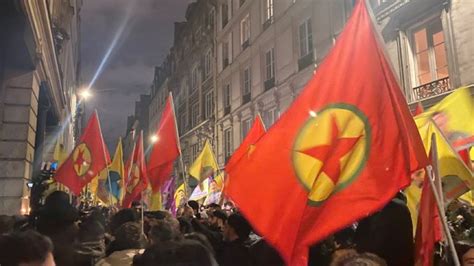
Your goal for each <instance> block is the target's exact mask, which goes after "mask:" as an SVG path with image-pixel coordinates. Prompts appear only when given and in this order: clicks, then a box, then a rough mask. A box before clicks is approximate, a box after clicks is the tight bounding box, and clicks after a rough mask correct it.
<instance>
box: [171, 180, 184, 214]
mask: <svg viewBox="0 0 474 266" xmlns="http://www.w3.org/2000/svg"><path fill="white" fill-rule="evenodd" d="M184 186H185V184H184V183H183V184H181V185H180V186H179V187H178V188H177V189H176V191H175V192H174V202H175V205H176V208H178V207H181V205H183V204H184V203H185V202H186V188H185V187H184Z"/></svg>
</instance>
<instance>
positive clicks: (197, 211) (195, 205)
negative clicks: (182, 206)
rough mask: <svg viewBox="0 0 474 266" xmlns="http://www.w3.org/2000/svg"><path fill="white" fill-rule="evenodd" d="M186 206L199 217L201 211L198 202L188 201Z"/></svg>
mask: <svg viewBox="0 0 474 266" xmlns="http://www.w3.org/2000/svg"><path fill="white" fill-rule="evenodd" d="M188 206H189V207H191V208H192V209H193V212H194V217H196V218H198V219H201V212H200V208H199V203H198V202H197V201H195V200H190V201H188Z"/></svg>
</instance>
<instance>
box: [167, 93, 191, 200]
mask: <svg viewBox="0 0 474 266" xmlns="http://www.w3.org/2000/svg"><path fill="white" fill-rule="evenodd" d="M169 100H170V104H171V111H172V112H173V117H174V127H175V129H176V130H175V131H176V139H177V140H178V141H177V144H178V150H179V165H180V168H181V172H182V174H183V183H184V194H185V195H188V181H187V178H186V168H185V167H184V161H183V154H182V152H181V140H180V138H179V131H178V123H177V119H176V113H175V112H174V101H173V93H172V92H171V91H170V93H169Z"/></svg>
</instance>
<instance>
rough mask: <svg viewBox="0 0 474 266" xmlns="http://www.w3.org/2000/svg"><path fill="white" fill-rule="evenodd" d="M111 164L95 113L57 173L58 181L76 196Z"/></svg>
mask: <svg viewBox="0 0 474 266" xmlns="http://www.w3.org/2000/svg"><path fill="white" fill-rule="evenodd" d="M109 162H110V156H109V152H108V151H107V148H106V146H105V143H104V139H103V138H102V133H101V130H100V124H99V117H98V115H97V111H95V112H94V113H93V114H92V115H91V117H90V118H89V122H88V123H87V126H86V128H85V130H84V133H83V134H82V136H81V138H80V139H79V142H78V144H77V146H76V147H75V148H74V150H73V151H72V153H71V154H70V155H69V157H68V158H67V159H66V161H64V163H63V164H62V165H61V166H60V167H59V169H58V171H57V172H56V176H55V178H56V180H57V181H58V182H60V183H62V184H64V185H65V186H67V187H68V188H69V189H70V190H71V191H72V192H73V193H74V194H75V195H79V194H80V193H81V190H82V188H83V187H84V186H85V185H87V183H89V182H90V181H91V180H92V179H93V178H94V177H96V176H97V175H98V174H99V172H100V171H101V170H102V169H104V168H105V167H106V166H107V165H108V164H109Z"/></svg>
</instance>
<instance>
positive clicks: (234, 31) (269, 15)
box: [150, 0, 474, 166]
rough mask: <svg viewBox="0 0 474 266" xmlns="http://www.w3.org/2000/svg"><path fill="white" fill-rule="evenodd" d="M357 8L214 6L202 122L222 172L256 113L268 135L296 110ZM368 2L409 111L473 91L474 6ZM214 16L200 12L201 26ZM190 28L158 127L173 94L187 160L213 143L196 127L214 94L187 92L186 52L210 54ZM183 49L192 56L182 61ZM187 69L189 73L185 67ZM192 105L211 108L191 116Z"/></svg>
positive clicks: (164, 75) (168, 80)
mask: <svg viewBox="0 0 474 266" xmlns="http://www.w3.org/2000/svg"><path fill="white" fill-rule="evenodd" d="M199 2H202V1H198V3H199ZM354 2H355V1H353V0H331V1H326V0H316V1H315V0H278V1H277V0H220V1H217V2H216V3H215V5H214V6H213V9H211V10H212V12H214V14H215V27H216V28H215V38H214V49H213V50H214V52H215V53H213V56H212V57H211V58H212V62H211V63H210V64H211V65H213V66H215V68H212V69H213V71H215V72H213V73H212V74H211V75H215V86H214V90H213V93H214V95H213V97H214V99H215V103H213V104H214V106H215V107H216V108H215V112H214V117H209V119H206V118H205V116H204V117H202V116H200V119H199V121H200V122H202V121H204V122H205V123H204V125H205V124H209V125H212V126H210V127H209V129H210V130H211V131H212V130H213V132H210V131H209V130H206V134H208V135H205V136H209V138H210V139H213V148H214V151H215V152H216V154H217V158H218V162H219V164H220V165H221V166H224V164H225V162H226V160H227V159H228V158H229V156H230V155H231V154H232V152H233V151H234V150H235V149H236V148H237V147H238V145H239V144H240V143H241V141H242V140H243V138H244V137H245V135H246V134H247V132H248V130H249V129H250V126H251V125H252V122H253V119H254V118H255V116H256V115H257V114H260V115H261V116H262V118H263V121H264V123H265V126H266V127H267V128H269V127H271V125H272V124H273V123H274V122H275V121H276V120H277V119H278V118H279V116H280V114H281V113H283V112H284V111H285V110H286V109H287V108H288V106H289V105H290V104H291V103H292V101H293V99H294V98H295V97H296V96H297V95H298V93H299V92H300V90H301V89H302V88H303V87H304V85H305V84H306V82H307V81H308V80H309V79H310V78H311V76H312V75H313V74H314V71H317V67H318V65H319V64H320V63H321V62H322V60H323V59H324V57H325V56H326V54H327V53H328V51H329V50H330V49H331V47H332V46H333V44H334V43H335V41H336V39H337V36H338V35H339V34H340V32H341V31H342V29H343V27H344V25H345V23H346V22H347V20H348V18H349V16H350V14H351V11H352V9H353V6H354ZM369 2H370V4H371V8H372V10H373V14H374V18H375V21H374V22H375V25H376V27H377V29H378V30H379V32H380V33H381V37H382V40H383V42H384V43H385V47H386V51H387V55H388V56H389V58H390V60H391V62H392V65H393V67H394V70H395V73H396V75H398V77H399V78H400V85H401V88H402V90H403V93H404V94H405V96H406V99H407V102H408V103H409V106H410V108H412V109H415V107H416V104H417V103H418V102H421V103H422V104H423V106H424V107H425V108H427V107H429V106H432V105H433V104H434V103H436V102H438V101H440V100H441V99H442V98H443V97H445V96H446V95H448V94H449V93H451V92H452V91H453V90H455V89H456V88H458V87H460V86H469V85H471V84H473V83H474V74H473V73H474V63H473V62H474V38H473V37H472V36H474V28H473V27H471V26H470V25H472V24H473V23H474V2H472V3H471V2H470V1H461V0H451V1H449V0H370V1H369ZM188 12H189V8H188ZM201 12H202V11H201ZM207 12H208V11H206V12H203V13H201V17H204V15H206V14H207ZM185 25H186V24H185V23H177V24H176V25H175V26H176V28H175V31H176V34H175V41H174V46H173V48H172V49H171V53H170V56H169V57H168V58H167V59H166V60H165V62H164V63H163V65H162V66H160V67H158V68H157V69H156V70H155V82H154V83H153V84H154V87H153V89H152V103H151V105H150V119H151V122H150V125H152V124H156V123H157V121H158V120H157V119H158V118H159V114H160V113H161V109H160V108H162V106H163V104H164V100H165V99H166V96H167V95H168V92H169V91H170V90H172V91H173V93H174V95H175V103H176V104H175V106H176V110H177V119H178V127H179V128H180V134H181V136H182V139H181V142H182V143H183V144H184V145H183V147H184V149H183V151H185V154H190V155H195V154H196V152H199V150H200V148H201V147H202V145H203V142H204V139H205V138H199V136H204V134H202V133H199V132H202V130H201V131H199V128H200V127H197V128H195V129H193V128H194V127H193V126H191V125H193V123H192V121H193V120H192V117H193V116H192V113H193V109H199V110H201V111H204V110H205V109H204V110H203V109H202V107H203V104H204V106H205V99H206V94H205V93H206V90H205V89H202V88H201V89H200V90H196V92H194V93H197V94H198V96H195V95H194V94H193V93H192V90H189V85H188V84H189V83H186V82H189V80H190V79H191V78H192V69H193V68H192V66H193V63H189V62H190V58H188V57H187V56H186V55H187V54H186V49H190V50H191V49H196V50H195V51H197V54H198V55H201V56H202V55H204V54H205V51H203V50H200V48H193V44H192V42H190V41H189V40H190V39H189V38H190V37H189V36H190V34H191V32H193V30H194V31H195V30H196V29H197V28H196V27H188V28H187V29H188V31H189V33H188V35H181V34H180V32H181V30H180V29H181V28H183V27H186V26H185ZM184 36H187V37H184ZM209 44H212V40H209ZM181 47H185V49H184V51H185V52H184V54H182V53H181V52H180V51H182V50H181ZM186 47H188V48H186ZM198 47H202V46H198ZM183 58H184V59H183ZM191 61H192V60H191ZM183 62H184V66H188V67H187V68H186V67H184V68H183ZM214 73H215V74H214ZM473 90H474V89H473ZM180 92H184V94H181V95H183V96H179V95H180V94H179V93H180ZM176 96H178V97H176ZM180 97H183V98H180ZM193 99H201V100H204V102H200V103H199V106H200V107H199V108H198V107H196V108H193V103H194V102H193V101H194V100H193ZM160 106H161V107H160ZM201 115H202V113H201ZM152 120H153V121H152ZM204 128H205V129H207V127H204ZM190 132H191V133H190ZM212 136H213V137H214V138H211V137H212ZM189 149H191V152H189ZM190 155H185V158H187V159H186V162H187V163H188V165H189V163H190V162H192V160H190V159H189V158H192V157H193V156H190Z"/></svg>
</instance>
